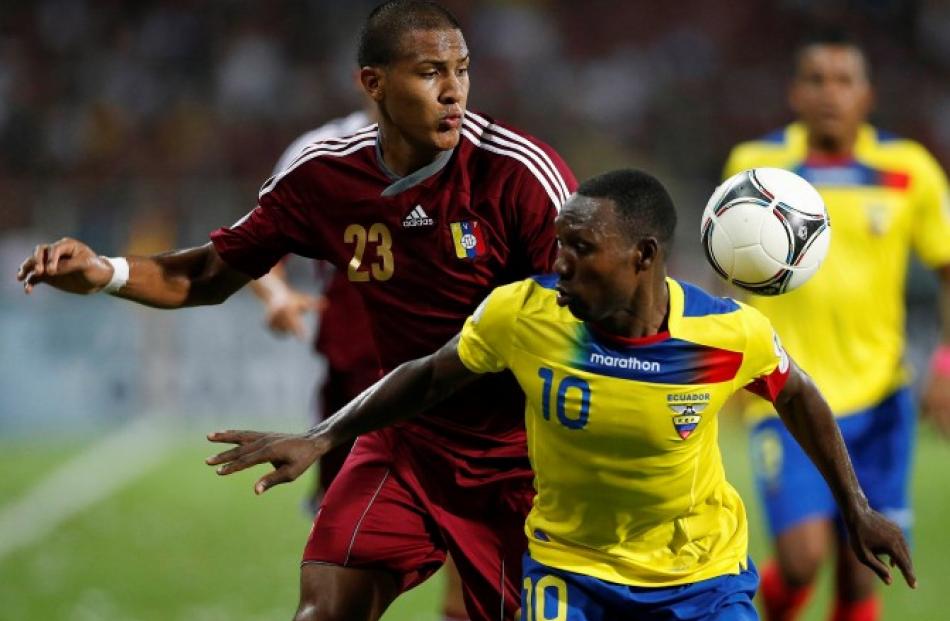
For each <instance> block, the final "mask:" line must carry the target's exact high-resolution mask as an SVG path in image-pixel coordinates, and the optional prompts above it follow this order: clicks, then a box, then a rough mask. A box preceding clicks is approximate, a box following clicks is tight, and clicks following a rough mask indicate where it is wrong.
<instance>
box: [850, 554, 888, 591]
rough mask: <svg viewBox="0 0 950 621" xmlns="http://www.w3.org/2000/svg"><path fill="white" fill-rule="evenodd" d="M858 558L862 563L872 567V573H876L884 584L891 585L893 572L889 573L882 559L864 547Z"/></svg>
mask: <svg viewBox="0 0 950 621" xmlns="http://www.w3.org/2000/svg"><path fill="white" fill-rule="evenodd" d="M858 558H859V560H860V561H861V562H862V563H864V564H865V565H867V566H868V567H870V568H871V571H873V572H874V573H876V574H877V577H878V578H880V579H881V580H882V581H883V582H884V584H890V583H891V572H890V571H888V569H887V565H885V564H884V563H882V562H881V559H879V558H878V557H877V556H875V555H874V553H872V552H871V551H870V550H869V549H867V548H866V547H864V546H862V547H861V552H860V554H859V555H858Z"/></svg>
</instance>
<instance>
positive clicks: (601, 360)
mask: <svg viewBox="0 0 950 621" xmlns="http://www.w3.org/2000/svg"><path fill="white" fill-rule="evenodd" d="M590 363H591V364H593V365H597V366H600V367H607V368H610V369H632V370H634V371H646V372H648V373H659V372H660V363H659V362H655V361H653V360H640V359H639V358H637V357H635V356H610V355H605V354H600V353H597V352H591V354H590Z"/></svg>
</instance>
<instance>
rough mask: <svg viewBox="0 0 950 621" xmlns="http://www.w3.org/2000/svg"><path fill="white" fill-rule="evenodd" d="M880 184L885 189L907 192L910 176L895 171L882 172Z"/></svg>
mask: <svg viewBox="0 0 950 621" xmlns="http://www.w3.org/2000/svg"><path fill="white" fill-rule="evenodd" d="M880 182H881V185H883V186H884V187H885V188H894V189H896V190H906V189H907V186H909V185H910V175H908V174H907V173H904V172H898V171H894V170H882V171H881V181H880Z"/></svg>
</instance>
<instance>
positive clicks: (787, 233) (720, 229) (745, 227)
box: [701, 168, 831, 295]
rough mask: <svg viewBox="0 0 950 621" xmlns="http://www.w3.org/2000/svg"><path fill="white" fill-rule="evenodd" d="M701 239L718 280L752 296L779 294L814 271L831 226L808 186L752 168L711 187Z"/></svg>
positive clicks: (789, 174) (773, 170) (792, 176)
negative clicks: (724, 280)
mask: <svg viewBox="0 0 950 621" xmlns="http://www.w3.org/2000/svg"><path fill="white" fill-rule="evenodd" d="M701 235H702V242H703V251H704V252H705V253H706V258H707V259H708V260H709V263H710V265H712V267H713V269H714V270H716V272H717V273H718V274H719V275H720V276H722V277H723V278H724V279H726V280H727V281H729V282H731V283H732V284H734V285H736V286H737V287H741V288H742V289H745V290H746V291H750V292H752V293H755V294H758V295H779V294H782V293H785V292H787V291H791V290H792V289H796V288H798V287H800V286H802V285H803V284H805V282H807V281H808V279H809V278H811V277H812V276H814V275H815V272H817V271H818V268H819V267H820V266H821V262H822V261H823V260H824V258H825V255H826V254H828V246H829V244H830V243H831V222H830V220H829V219H828V211H827V210H826V209H825V203H824V201H823V200H822V199H821V195H819V194H818V191H817V190H816V189H815V188H814V187H812V185H811V184H810V183H808V182H807V181H805V180H804V179H802V178H801V177H799V176H798V175H796V174H795V173H792V172H789V171H787V170H782V169H780V168H753V169H751V170H745V171H742V172H741V173H739V174H737V175H733V176H732V177H730V178H728V179H726V180H725V181H724V182H723V183H722V185H720V186H719V187H718V188H716V191H715V192H713V195H712V196H711V197H710V198H709V202H708V203H706V209H705V211H704V212H703V219H702V225H701Z"/></svg>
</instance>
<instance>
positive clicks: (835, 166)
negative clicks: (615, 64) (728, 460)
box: [725, 33, 950, 621]
mask: <svg viewBox="0 0 950 621" xmlns="http://www.w3.org/2000/svg"><path fill="white" fill-rule="evenodd" d="M795 63H796V64H795V74H794V77H793V80H792V83H791V87H790V90H789V102H790V105H791V108H792V110H793V111H794V112H795V114H796V115H797V116H798V119H799V120H798V121H797V122H795V123H793V124H791V125H789V126H787V127H785V128H783V129H780V130H778V131H776V132H775V133H773V134H770V135H768V136H766V137H765V138H763V139H760V140H757V141H753V142H748V143H744V144H741V145H739V146H737V147H736V148H735V149H734V150H733V152H732V154H731V156H730V158H729V161H728V164H727V165H726V170H725V175H726V176H727V177H728V176H730V175H732V174H734V173H736V172H739V171H740V170H744V169H747V168H755V167H765V166H770V167H777V168H786V169H788V170H792V171H794V172H796V173H798V174H799V175H801V176H803V177H804V178H805V179H807V180H809V181H810V182H811V183H812V184H813V185H814V186H815V187H816V188H818V190H819V192H820V193H821V195H822V197H823V198H824V200H825V203H826V205H827V208H828V213H829V215H830V217H831V222H832V240H831V248H830V251H829V253H828V257H827V259H826V260H825V262H824V265H823V266H822V267H821V269H820V270H819V272H818V273H817V274H816V275H815V277H814V278H812V279H811V281H810V282H808V284H806V285H804V286H803V287H801V288H800V289H798V290H796V291H793V292H791V293H787V294H785V295H780V296H776V297H755V296H752V297H751V298H750V300H749V303H750V304H751V305H753V306H755V307H756V308H758V309H759V310H761V311H762V312H763V313H764V314H765V315H766V316H767V317H769V319H770V320H771V321H772V324H773V325H774V326H775V329H776V330H777V332H778V333H779V334H780V335H781V337H782V341H783V342H784V344H785V346H786V348H787V350H788V352H789V354H791V355H792V356H793V357H794V358H795V359H796V360H797V361H798V362H799V364H801V366H802V368H803V369H805V370H806V371H807V372H808V373H809V374H810V375H811V376H812V377H813V378H814V380H815V383H816V384H817V385H818V387H819V388H820V389H821V391H822V393H823V394H824V395H825V396H826V398H827V399H828V402H829V404H830V405H831V408H832V410H833V411H834V412H835V414H836V415H837V416H838V423H839V425H840V427H841V431H842V434H843V435H844V438H845V442H846V443H847V446H848V450H849V452H850V453H851V458H852V460H853V461H854V465H855V470H856V471H857V473H858V479H859V480H860V482H861V485H862V487H863V488H864V490H865V491H866V492H867V495H868V499H869V501H870V504H871V506H872V507H874V508H875V509H877V510H878V511H881V512H882V513H884V514H885V515H887V516H888V517H890V518H891V519H893V520H894V521H895V522H897V523H898V524H900V525H901V526H902V527H904V528H905V529H909V527H910V526H911V506H910V503H909V499H908V490H907V485H908V471H909V466H910V462H911V453H912V444H913V439H914V431H915V416H916V413H915V406H914V403H913V399H912V397H911V392H910V389H909V387H908V383H909V381H910V377H909V371H908V369H907V368H906V365H905V363H904V360H903V356H904V348H905V341H904V285H905V279H906V272H907V263H908V255H909V252H910V250H911V249H913V250H914V251H915V252H916V254H917V256H918V257H920V259H921V260H922V261H923V262H924V263H925V264H927V265H928V266H930V267H931V268H933V269H935V270H936V271H937V273H938V274H939V276H940V316H941V324H942V328H943V331H942V339H941V344H940V345H939V347H938V349H937V352H936V354H935V355H934V358H933V364H932V367H931V370H930V374H929V376H928V382H927V386H926V388H925V392H924V402H923V411H924V412H925V413H926V414H928V415H930V416H931V417H932V418H933V420H934V422H935V423H936V425H937V427H938V428H939V429H940V430H941V431H942V432H944V433H945V434H946V433H947V432H948V431H950V382H948V379H950V267H948V265H950V243H948V240H950V205H948V202H947V181H946V178H945V177H944V174H943V171H942V170H941V169H940V167H939V165H938V164H937V163H936V162H935V161H934V159H933V158H932V157H931V156H930V155H929V154H928V153H927V152H926V151H925V150H924V148H923V147H921V146H920V145H919V144H917V143H915V142H912V141H910V140H906V139H903V138H899V137H897V136H893V135H891V134H889V133H887V132H884V131H882V130H880V129H877V128H875V127H873V126H871V125H868V124H867V117H868V114H869V112H870V109H871V104H872V91H871V85H870V76H869V67H868V60H867V58H866V57H865V55H864V53H863V51H862V50H861V48H860V47H858V46H857V45H856V44H855V43H853V42H852V41H850V40H849V39H848V38H846V37H845V36H844V35H842V34H840V33H826V34H823V35H822V36H820V37H817V38H815V39H814V40H811V41H809V42H807V43H806V44H804V45H803V46H801V47H800V49H799V50H798V52H797V55H796V57H795ZM749 413H750V414H751V418H752V421H753V424H754V428H753V433H752V453H753V463H754V464H755V471H756V476H757V479H758V480H757V486H758V489H759V491H760V493H761V495H762V498H763V501H764V504H765V508H766V512H767V515H768V519H769V524H770V527H771V532H772V536H773V537H774V539H775V552H776V558H775V560H774V561H772V562H769V563H768V564H767V565H766V566H765V567H764V568H763V572H762V596H763V603H764V607H765V612H766V617H767V619H769V620H770V621H778V620H790V619H794V618H796V617H797V615H798V613H799V610H800V609H801V608H802V607H803V606H804V605H805V602H806V601H807V599H808V596H809V594H810V592H811V590H812V584H813V583H814V580H815V577H816V575H817V573H818V570H819V568H820V566H821V565H822V563H823V562H824V561H825V560H826V559H827V557H828V556H829V553H830V552H831V551H836V562H837V567H836V590H835V604H834V609H833V611H832V613H831V616H830V618H831V619H834V620H835V621H873V620H875V619H877V618H879V616H880V603H879V600H878V598H877V597H876V596H875V594H874V580H873V574H872V573H871V572H870V571H869V570H867V569H866V568H865V567H863V566H862V565H860V564H859V563H858V561H857V559H856V558H855V556H854V554H853V553H852V551H851V549H850V548H849V547H848V546H847V545H844V544H843V539H842V533H841V531H840V528H838V529H836V526H839V527H840V524H837V521H838V520H839V519H840V515H839V513H838V512H837V510H836V508H835V505H834V502H833V499H832V496H831V494H830V492H829V491H828V488H827V486H826V485H825V484H824V482H823V481H822V479H821V476H820V475H819V473H818V472H817V471H816V470H815V468H814V467H813V466H812V465H811V464H810V463H809V462H808V459H807V458H806V456H805V454H804V453H803V452H802V451H801V449H800V448H799V447H798V446H797V445H796V444H795V442H794V440H793V439H792V436H791V434H790V433H789V431H788V430H787V429H786V428H785V427H784V426H783V425H782V423H781V421H780V420H779V419H777V418H775V417H774V415H770V406H769V404H765V403H758V404H754V405H752V406H750V412H749ZM835 543H837V546H835Z"/></svg>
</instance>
